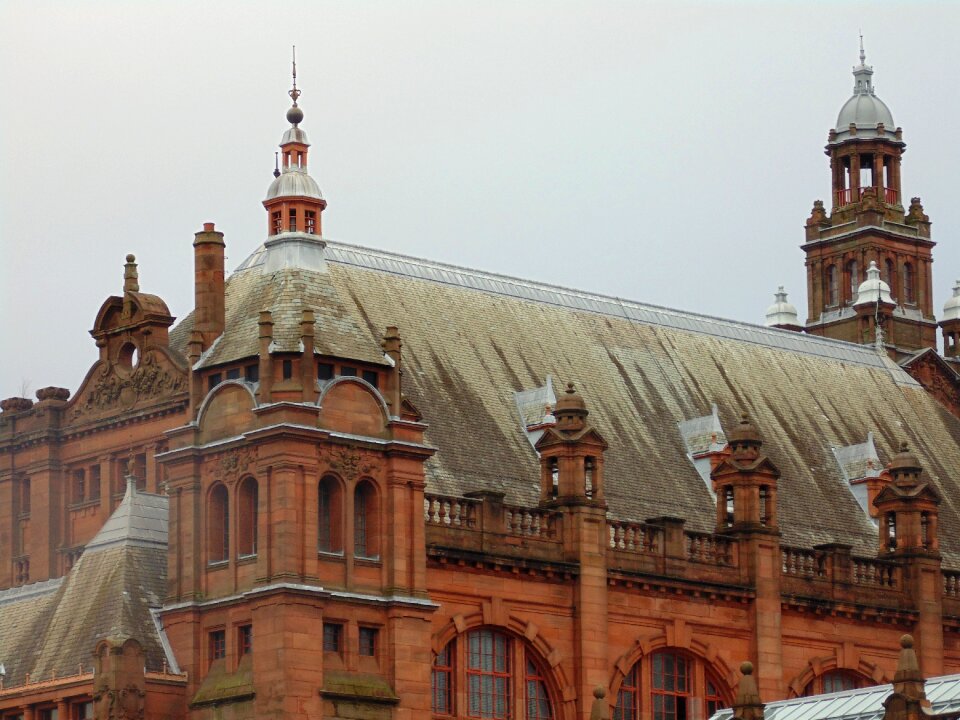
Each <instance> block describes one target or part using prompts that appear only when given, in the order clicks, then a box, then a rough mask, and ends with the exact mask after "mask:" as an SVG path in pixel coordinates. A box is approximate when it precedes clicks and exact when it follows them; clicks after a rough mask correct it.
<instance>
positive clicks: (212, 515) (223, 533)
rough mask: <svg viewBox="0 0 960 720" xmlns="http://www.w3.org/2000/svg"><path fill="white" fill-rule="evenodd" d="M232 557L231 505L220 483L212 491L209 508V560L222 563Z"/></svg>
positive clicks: (224, 488)
mask: <svg viewBox="0 0 960 720" xmlns="http://www.w3.org/2000/svg"><path fill="white" fill-rule="evenodd" d="M229 557H230V504H229V500H228V498H227V488H226V487H225V486H223V485H221V484H220V483H217V484H216V485H214V486H213V489H212V490H211V491H210V500H209V503H208V506H207V559H208V560H209V561H210V562H222V561H224V560H227V559H228V558H229Z"/></svg>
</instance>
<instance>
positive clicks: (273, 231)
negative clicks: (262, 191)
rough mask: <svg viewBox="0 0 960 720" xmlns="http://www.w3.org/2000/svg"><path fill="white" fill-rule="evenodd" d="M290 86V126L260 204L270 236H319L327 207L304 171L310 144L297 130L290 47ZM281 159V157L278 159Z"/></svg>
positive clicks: (296, 90) (294, 70)
mask: <svg viewBox="0 0 960 720" xmlns="http://www.w3.org/2000/svg"><path fill="white" fill-rule="evenodd" d="M291 74H292V78H293V84H292V86H291V88H290V91H289V92H288V93H287V94H288V95H289V96H290V99H291V100H292V101H293V104H292V105H291V106H290V108H289V109H288V110H287V122H289V123H290V127H289V128H287V130H286V131H285V132H284V133H283V137H282V138H281V139H280V153H279V154H278V155H277V156H276V158H277V161H276V165H275V167H274V170H273V177H274V180H273V182H272V183H271V184H270V187H269V189H268V190H267V197H266V199H265V200H264V201H263V204H264V207H265V208H266V209H267V222H268V225H267V228H268V233H269V234H270V235H279V234H281V233H301V234H307V235H320V234H321V227H320V213H322V212H323V210H324V209H325V208H326V207H327V202H326V200H324V199H323V195H322V194H321V193H320V187H319V186H318V185H317V183H316V181H315V180H314V179H313V178H312V177H311V176H310V174H309V172H307V154H308V151H309V148H310V141H309V140H308V139H307V133H306V132H304V130H303V129H302V128H301V127H300V123H301V122H303V110H301V109H300V106H299V100H300V95H301V92H300V89H299V88H298V87H297V48H296V46H293V63H292V73H291ZM281 156H282V157H281Z"/></svg>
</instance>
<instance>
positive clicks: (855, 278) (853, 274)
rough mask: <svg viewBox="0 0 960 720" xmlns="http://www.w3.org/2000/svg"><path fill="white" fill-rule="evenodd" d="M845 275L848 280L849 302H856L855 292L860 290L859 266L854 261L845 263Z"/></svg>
mask: <svg viewBox="0 0 960 720" xmlns="http://www.w3.org/2000/svg"><path fill="white" fill-rule="evenodd" d="M847 275H848V276H849V278H850V298H849V300H850V302H856V299H857V290H858V289H859V288H860V266H859V264H858V263H857V261H856V260H851V261H850V262H848V263H847Z"/></svg>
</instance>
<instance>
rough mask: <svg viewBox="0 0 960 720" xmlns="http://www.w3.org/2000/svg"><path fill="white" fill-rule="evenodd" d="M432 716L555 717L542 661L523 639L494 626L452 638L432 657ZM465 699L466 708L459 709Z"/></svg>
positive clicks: (537, 719) (491, 719) (492, 719)
mask: <svg viewBox="0 0 960 720" xmlns="http://www.w3.org/2000/svg"><path fill="white" fill-rule="evenodd" d="M430 684H431V688H432V690H433V714H434V715H443V716H448V717H467V718H480V719H481V720H507V719H509V720H553V718H554V717H555V715H554V703H553V700H552V699H551V697H550V691H549V690H548V684H547V678H546V675H545V674H544V671H543V665H542V664H541V662H540V660H539V658H538V657H537V656H536V655H535V653H534V652H533V651H532V650H531V649H530V648H529V647H527V646H526V645H525V644H524V643H523V641H522V640H520V639H517V638H513V637H511V636H509V635H507V634H505V633H502V632H499V631H497V630H494V629H490V628H483V629H480V630H472V631H470V632H469V633H467V634H466V636H465V637H464V639H463V641H462V642H459V643H458V641H457V640H451V641H450V642H449V643H448V644H447V645H446V647H444V648H443V650H441V651H440V652H439V653H438V654H437V655H436V656H435V657H434V660H433V668H432V672H431V682H430ZM458 702H459V703H461V704H463V705H464V707H460V708H458V707H457V704H458Z"/></svg>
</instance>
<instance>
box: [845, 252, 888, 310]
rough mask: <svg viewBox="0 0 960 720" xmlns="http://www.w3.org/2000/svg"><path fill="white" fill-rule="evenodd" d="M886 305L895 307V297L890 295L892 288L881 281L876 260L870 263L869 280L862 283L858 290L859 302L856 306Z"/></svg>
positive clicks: (868, 269)
mask: <svg viewBox="0 0 960 720" xmlns="http://www.w3.org/2000/svg"><path fill="white" fill-rule="evenodd" d="M875 302H880V303H886V304H888V305H894V304H895V303H894V300H893V297H891V295H890V286H889V285H887V283H885V282H884V281H883V280H881V279H880V268H878V267H877V263H876V262H875V261H874V260H871V261H870V267H869V268H867V279H866V280H864V281H863V282H862V283H860V287H858V288H857V302H856V303H854V304H855V305H863V304H864V303H875Z"/></svg>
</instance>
